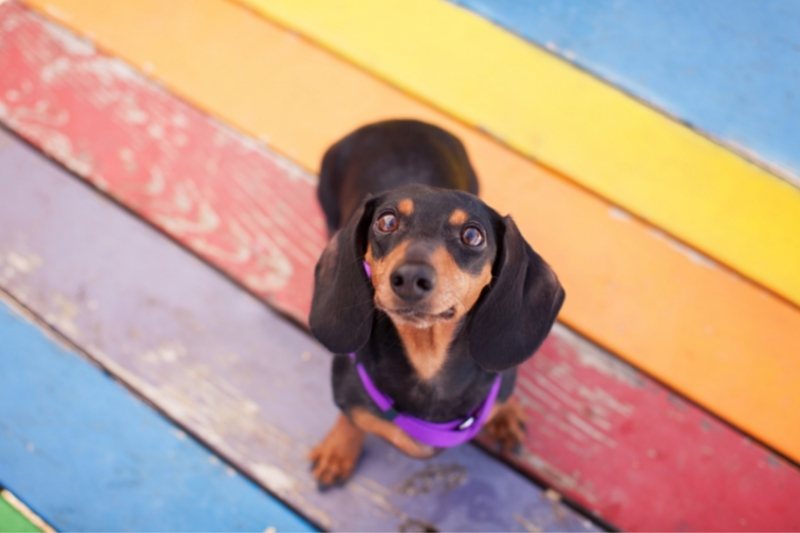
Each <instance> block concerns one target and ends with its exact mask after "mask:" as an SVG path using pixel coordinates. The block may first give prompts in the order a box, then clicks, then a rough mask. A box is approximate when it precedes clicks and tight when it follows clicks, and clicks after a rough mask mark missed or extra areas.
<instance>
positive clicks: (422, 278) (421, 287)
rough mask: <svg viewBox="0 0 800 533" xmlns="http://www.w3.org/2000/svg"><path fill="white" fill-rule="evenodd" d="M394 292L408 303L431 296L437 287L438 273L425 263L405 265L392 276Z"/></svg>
mask: <svg viewBox="0 0 800 533" xmlns="http://www.w3.org/2000/svg"><path fill="white" fill-rule="evenodd" d="M390 280H391V283H392V290H394V292H395V294H397V295H398V296H399V297H400V298H402V299H403V300H405V301H407V302H415V301H417V300H421V299H422V298H424V297H425V296H427V295H429V294H430V293H431V291H432V290H433V288H434V287H435V286H436V271H435V270H434V269H433V267H431V266H430V265H426V264H425V263H405V264H404V265H400V266H399V267H397V268H396V269H395V271H394V272H392V275H391V278H390Z"/></svg>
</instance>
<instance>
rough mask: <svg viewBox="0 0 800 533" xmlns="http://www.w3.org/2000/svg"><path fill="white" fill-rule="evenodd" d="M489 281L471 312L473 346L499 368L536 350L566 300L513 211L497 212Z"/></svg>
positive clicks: (475, 354)
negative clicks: (509, 213)
mask: <svg viewBox="0 0 800 533" xmlns="http://www.w3.org/2000/svg"><path fill="white" fill-rule="evenodd" d="M495 232H496V234H497V239H498V249H497V256H496V258H495V263H494V268H493V269H492V270H493V271H492V274H493V280H492V283H491V285H489V286H488V287H487V288H486V289H484V292H483V294H482V295H481V297H480V299H479V300H478V302H477V303H476V305H475V308H473V310H472V311H471V312H470V314H469V323H468V330H467V331H468V334H469V349H470V354H471V355H472V358H473V359H474V360H475V362H477V363H478V365H480V366H481V367H482V368H484V369H486V370H489V371H492V372H500V371H503V370H507V369H509V368H511V367H513V366H516V365H518V364H520V363H522V362H523V361H525V360H526V359H528V357H530V356H531V355H533V353H534V352H535V351H536V349H537V348H539V346H540V345H541V344H542V342H543V341H544V339H545V337H547V334H548V333H549V332H550V328H551V327H552V326H553V322H554V321H555V319H556V315H558V311H559V310H560V309H561V304H562V303H563V302H564V296H565V294H564V289H563V288H562V287H561V284H560V283H559V282H558V278H557V277H556V275H555V273H554V272H553V270H552V269H551V268H550V266H549V265H548V264H547V263H545V262H544V260H543V259H542V258H541V257H540V256H539V254H537V253H536V252H534V251H533V249H532V248H531V247H530V245H528V243H527V242H525V239H524V238H523V237H522V235H521V234H520V232H519V229H518V228H517V225H516V224H514V221H513V220H511V217H505V218H502V219H501V218H500V217H499V215H498V216H497V221H496V224H495Z"/></svg>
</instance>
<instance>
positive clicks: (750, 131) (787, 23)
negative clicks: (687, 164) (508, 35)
mask: <svg viewBox="0 0 800 533" xmlns="http://www.w3.org/2000/svg"><path fill="white" fill-rule="evenodd" d="M453 2H454V3H456V4H460V5H463V6H465V7H467V8H469V9H470V10H472V11H474V12H476V13H479V14H481V15H482V16H484V17H486V18H488V19H490V20H492V21H494V22H495V23H497V24H500V25H501V26H503V27H505V28H507V29H508V30H510V31H513V32H514V33H516V34H518V35H520V36H522V37H524V38H525V39H529V40H531V41H533V42H535V43H536V44H538V45H539V46H541V47H544V48H546V49H548V50H550V51H551V52H554V53H555V54H557V55H558V56H560V57H562V58H564V59H566V60H568V61H570V62H573V63H574V64H576V65H578V66H580V67H581V68H583V69H586V70H588V71H590V72H592V73H593V74H595V75H597V76H599V77H601V78H603V79H605V80H608V81H609V82H611V83H613V84H614V85H615V86H617V87H620V88H621V89H623V90H625V91H627V92H628V93H631V94H633V95H634V96H636V97H638V98H640V99H643V100H645V101H647V102H648V103H649V104H650V105H653V106H654V107H656V108H658V109H661V110H663V111H664V112H666V113H668V114H670V115H672V116H674V117H677V118H678V119H679V120H681V121H683V122H686V123H689V124H690V125H691V126H692V127H693V128H696V129H698V130H700V131H702V132H704V133H706V134H708V135H710V136H711V137H712V138H714V139H716V140H717V141H719V142H721V143H723V144H725V145H726V146H727V147H729V148H732V149H733V150H734V151H738V152H739V153H741V154H743V155H744V156H745V157H747V158H750V159H753V160H755V161H759V162H760V163H761V164H764V165H766V166H768V167H769V168H771V169H774V171H775V172H776V173H778V174H780V175H781V176H782V177H783V178H784V179H787V180H789V181H790V182H792V183H793V184H794V185H796V186H800V125H798V120H797V117H799V116H800V93H799V92H798V90H800V89H799V87H800V85H799V84H798V80H800V34H798V31H797V28H798V27H800V4H798V3H797V2H787V1H783V0H767V1H762V2H748V1H747V0H729V1H727V2H724V3H723V2H713V1H712V2H709V1H706V2H694V1H692V0H677V1H675V0H674V1H671V2H653V1H650V2H641V1H636V0H617V1H615V2H613V3H611V2H593V3H589V4H575V3H570V2H559V1H552V0H547V1H544V2H535V3H526V2H516V1H514V0H491V1H487V0H453Z"/></svg>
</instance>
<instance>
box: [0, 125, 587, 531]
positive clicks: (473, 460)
mask: <svg viewBox="0 0 800 533" xmlns="http://www.w3.org/2000/svg"><path fill="white" fill-rule="evenodd" d="M215 179H217V178H215ZM218 179H220V180H224V179H227V177H226V176H225V175H219V176H218ZM262 201H263V202H264V206H265V209H267V208H269V198H268V196H267V197H264V198H263V199H262ZM175 216H176V217H182V216H185V217H191V216H192V215H191V213H187V212H186V211H185V210H184V211H181V210H176V214H175ZM180 220H187V222H188V219H180ZM310 281H311V280H310V279H309V282H310ZM0 287H2V288H3V289H5V290H6V291H7V292H9V293H10V294H12V295H13V296H14V297H16V298H18V299H19V300H20V301H22V302H23V303H24V304H25V305H26V306H28V307H29V308H31V309H33V310H35V312H36V313H37V314H38V315H39V316H42V317H44V318H45V320H47V321H48V323H50V324H52V325H53V326H54V327H56V328H57V329H58V330H59V331H61V332H62V333H64V334H65V336H67V337H68V338H69V339H70V340H71V341H73V342H74V343H75V344H77V345H79V346H81V347H83V348H84V349H85V350H86V351H87V352H88V353H89V354H90V355H91V356H92V357H93V358H96V359H97V360H98V361H99V362H100V363H101V364H102V365H103V366H105V367H106V368H109V369H110V371H112V372H113V373H114V375H116V376H119V377H120V379H122V380H123V381H125V382H126V383H128V384H130V385H131V386H132V387H133V388H134V389H136V390H137V391H139V392H140V393H141V394H142V395H144V396H145V397H146V398H147V399H148V400H150V401H152V402H153V403H155V404H157V405H158V406H159V407H160V408H162V409H163V410H164V412H166V413H167V414H168V416H170V417H171V418H172V419H174V420H177V421H179V422H180V424H181V425H182V426H184V427H187V428H189V429H190V430H191V431H192V432H193V433H194V434H196V435H198V437H199V438H200V439H201V440H202V441H203V442H205V443H208V444H209V445H210V446H212V447H213V449H214V450H215V451H217V452H218V453H220V455H222V456H224V457H226V458H228V459H229V460H230V461H231V462H232V463H233V464H235V465H236V467H237V468H238V469H239V470H241V471H244V472H247V473H248V474H250V475H252V476H253V478H255V479H256V480H257V481H258V482H259V483H261V484H263V485H264V486H265V487H267V488H268V489H269V490H270V491H271V492H273V493H274V494H277V495H278V496H279V497H280V498H281V499H282V500H284V501H287V502H288V503H289V504H291V505H292V506H293V507H295V508H296V509H298V510H299V511H300V512H301V513H303V515H304V516H307V517H310V518H312V519H313V520H314V521H315V522H316V523H319V524H320V525H322V526H323V527H325V528H327V529H335V530H347V531H354V530H369V531H382V530H394V531H396V530H400V529H418V528H420V527H423V526H428V525H430V526H431V527H435V528H436V529H438V530H445V531H454V530H455V531H469V530H480V531H495V530H500V531H521V530H525V529H531V528H536V529H539V530H558V531H591V530H596V528H595V526H594V525H593V524H591V523H590V522H589V521H587V520H585V519H584V518H582V517H580V516H579V515H577V514H576V513H575V512H574V511H572V510H570V509H569V508H568V507H566V506H564V505H563V504H562V503H560V502H557V501H552V500H551V499H550V498H548V497H547V496H546V495H545V494H544V493H543V491H542V490H541V489H540V488H539V487H537V486H536V485H534V484H533V483H531V482H530V481H529V480H527V479H526V478H524V477H523V476H522V475H520V474H519V473H518V472H516V471H515V470H513V469H512V468H510V467H508V466H506V465H504V464H502V463H501V462H499V461H497V460H495V459H493V458H491V457H489V456H487V455H486V454H484V453H482V452H481V451H480V450H478V449H476V448H475V447H472V446H462V447H459V448H455V449H451V450H447V451H446V452H444V453H442V454H441V455H439V456H437V457H435V458H433V459H431V460H429V461H424V462H423V461H416V460H413V459H409V458H408V457H405V456H403V455H402V454H400V453H399V452H397V451H396V450H395V449H393V448H392V447H391V446H390V445H388V444H386V443H385V442H384V441H382V440H380V439H377V438H369V439H368V441H367V443H366V445H365V457H364V460H363V461H362V462H361V463H360V465H359V467H358V470H357V472H356V473H355V476H354V477H353V479H351V480H350V481H349V482H348V483H347V484H346V485H345V486H344V487H341V488H337V489H333V490H330V491H327V492H324V493H321V492H319V491H318V490H317V486H316V483H315V482H314V480H313V478H312V476H311V473H310V471H309V464H308V459H307V454H308V451H309V449H310V448H311V447H312V446H313V445H315V444H316V443H317V442H318V441H319V440H320V439H322V437H323V436H324V435H325V433H326V432H327V430H328V429H329V428H330V426H331V424H332V423H333V421H334V419H335V417H336V413H337V410H336V407H335V406H334V403H333V399H332V392H331V386H330V363H331V356H330V354H329V353H328V352H327V351H326V350H325V349H324V348H323V347H322V346H320V345H318V344H317V343H316V342H314V341H313V340H312V339H310V338H309V337H308V336H307V335H306V334H305V333H304V332H303V331H301V330H299V329H298V328H296V327H294V326H292V325H290V324H288V323H287V322H286V321H284V320H282V319H281V318H280V317H279V316H277V315H276V314H275V313H273V312H272V311H270V310H269V309H268V308H267V307H266V306H265V305H264V304H263V302H261V301H259V300H257V299H256V298H254V297H251V296H250V295H248V294H246V293H244V292H243V291H241V290H240V289H239V288H238V287H236V286H235V285H233V284H232V283H230V282H229V281H228V280H227V279H225V278H223V277H222V276H220V275H219V273H218V272H216V271H215V270H213V269H211V268H210V267H209V266H208V265H206V264H204V263H203V262H201V261H199V260H198V259H197V258H196V257H194V256H192V255H191V254H189V253H188V252H186V251H185V250H183V249H182V248H180V247H178V246H176V245H175V244H174V243H173V242H171V241H169V240H168V239H166V238H165V237H164V236H163V235H161V234H159V233H157V232H155V231H154V230H153V229H152V228H150V227H148V226H146V225H145V224H144V223H142V222H141V221H140V220H138V219H135V218H134V217H132V216H131V215H130V214H129V213H127V212H124V211H123V210H121V209H119V208H118V207H117V206H115V205H114V204H112V203H111V202H109V201H108V200H107V199H105V198H103V197H102V196H100V195H99V194H97V193H95V192H94V191H92V190H91V189H90V188H89V187H87V186H86V185H85V184H83V183H81V182H80V181H79V180H76V179H71V178H70V177H69V176H67V175H65V173H64V171H63V170H62V169H60V168H58V167H55V166H54V165H52V164H51V163H49V162H47V161H44V160H42V158H41V157H39V156H38V154H36V153H33V152H32V151H31V150H29V149H28V148H27V147H25V146H22V145H21V144H20V143H19V142H17V141H16V140H13V139H9V138H8V137H7V136H6V135H4V134H3V132H2V131H0ZM0 470H2V469H0ZM123 473H124V472H123ZM11 488H14V487H11ZM17 492H18V493H19V494H22V495H23V496H24V495H25V491H23V490H18V491H17Z"/></svg>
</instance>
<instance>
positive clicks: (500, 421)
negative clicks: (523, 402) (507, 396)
mask: <svg viewBox="0 0 800 533" xmlns="http://www.w3.org/2000/svg"><path fill="white" fill-rule="evenodd" d="M524 416H525V414H524V412H523V411H522V407H520V405H519V404H518V403H517V402H516V401H514V400H510V401H509V402H507V403H505V404H503V405H500V406H498V407H497V409H496V410H495V412H494V413H493V415H492V418H491V419H490V420H489V422H487V423H486V427H485V428H484V431H485V432H486V435H488V436H489V438H490V439H492V440H493V441H494V442H496V443H497V446H498V448H499V449H500V451H501V452H504V453H519V452H520V451H521V450H522V443H523V442H524V441H525V418H524Z"/></svg>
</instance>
